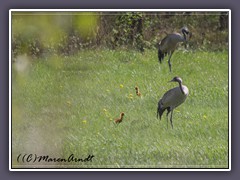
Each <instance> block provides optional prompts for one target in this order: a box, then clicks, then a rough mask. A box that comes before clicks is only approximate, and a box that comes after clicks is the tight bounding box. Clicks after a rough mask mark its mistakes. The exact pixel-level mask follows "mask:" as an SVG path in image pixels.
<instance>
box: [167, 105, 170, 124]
mask: <svg viewBox="0 0 240 180" xmlns="http://www.w3.org/2000/svg"><path fill="white" fill-rule="evenodd" d="M169 113H170V109H169V108H168V109H167V128H168V114H169Z"/></svg>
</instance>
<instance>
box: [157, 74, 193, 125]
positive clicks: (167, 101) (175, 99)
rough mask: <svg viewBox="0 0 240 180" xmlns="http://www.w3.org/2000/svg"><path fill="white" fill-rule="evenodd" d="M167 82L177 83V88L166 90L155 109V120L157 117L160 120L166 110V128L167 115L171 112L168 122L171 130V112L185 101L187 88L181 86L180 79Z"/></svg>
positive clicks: (175, 78)
mask: <svg viewBox="0 0 240 180" xmlns="http://www.w3.org/2000/svg"><path fill="white" fill-rule="evenodd" d="M169 82H178V83H179V86H177V87H175V88H173V89H170V90H168V91H167V92H166V93H165V94H164V95H163V97H162V98H161V99H160V100H159V102H158V108H157V118H158V117H159V118H160V120H161V117H162V114H163V112H164V111H165V110H166V109H167V126H168V114H169V113H170V112H171V117H170V122H171V126H172V128H173V123H172V115H173V110H174V109H175V108H176V107H178V106H179V105H181V104H182V103H183V102H184V101H185V100H186V98H187V96H188V93H189V91H188V88H187V86H184V85H183V84H182V79H181V78H180V77H177V76H176V77H174V78H173V79H172V80H171V81H169Z"/></svg>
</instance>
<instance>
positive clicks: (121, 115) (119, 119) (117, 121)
mask: <svg viewBox="0 0 240 180" xmlns="http://www.w3.org/2000/svg"><path fill="white" fill-rule="evenodd" d="M123 116H124V112H122V113H121V114H120V118H117V119H115V123H117V124H119V123H121V122H122V120H123Z"/></svg>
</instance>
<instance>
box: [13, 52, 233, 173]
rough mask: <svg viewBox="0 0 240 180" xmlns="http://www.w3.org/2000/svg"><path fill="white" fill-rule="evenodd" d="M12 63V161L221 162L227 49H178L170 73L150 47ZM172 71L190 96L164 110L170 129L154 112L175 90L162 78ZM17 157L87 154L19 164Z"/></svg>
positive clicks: (224, 157)
mask: <svg viewBox="0 0 240 180" xmlns="http://www.w3.org/2000/svg"><path fill="white" fill-rule="evenodd" d="M19 62H21V63H19ZM19 62H15V63H13V64H12V165H13V167H15V168H22V167H29V166H30V167H52V168H56V167H57V168H59V167H63V168H68V167H69V168H72V167H74V168H228V151H229V149H228V140H229V139H228V138H229V137H228V130H229V129H228V113H229V109H228V93H229V87H228V73H229V72H228V63H229V61H228V52H227V51H222V52H205V51H189V52H187V51H184V50H178V51H176V52H175V53H174V54H173V56H172V72H171V73H170V72H169V69H168V63H167V58H165V59H164V62H163V63H162V64H159V62H158V58H157V51H156V50H155V51H154V50H146V51H145V53H144V54H141V53H139V52H137V51H134V50H103V49H102V50H85V51H81V52H79V54H78V55H74V56H68V57H60V56H56V57H49V58H47V59H38V60H36V61H31V60H27V58H26V57H24V56H23V57H20V61H19ZM174 76H180V77H181V78H182V79H183V84H184V85H186V86H188V89H189V91H190V94H189V97H188V98H187V100H186V102H185V103H184V104H182V105H181V106H179V107H178V108H177V109H176V110H175V111H174V112H173V125H174V128H173V129H172V128H171V126H170V123H168V128H167V121H166V114H165V113H164V114H163V117H162V120H161V121H160V120H159V119H157V118H156V111H157V103H158V101H159V99H160V98H161V96H162V95H163V94H164V93H165V92H166V91H167V90H168V89H170V88H173V87H175V86H177V83H168V81H170V80H171V79H172V78H173V77H174ZM135 86H138V87H139V89H140V91H141V93H142V96H141V97H138V96H137V95H136V94H135V89H134V88H135ZM121 112H124V113H125V116H124V119H123V122H122V123H120V124H119V125H116V124H115V123H114V119H115V118H117V117H119V115H120V113H121ZM21 153H26V154H31V153H32V154H37V155H39V156H40V155H48V156H50V157H56V158H58V157H59V158H68V157H69V155H71V154H74V156H75V157H77V158H85V157H88V155H94V158H93V159H92V161H91V162H77V163H76V162H70V163H64V162H58V163H54V162H39V163H37V162H35V163H23V162H21V163H19V162H17V157H18V155H19V154H21Z"/></svg>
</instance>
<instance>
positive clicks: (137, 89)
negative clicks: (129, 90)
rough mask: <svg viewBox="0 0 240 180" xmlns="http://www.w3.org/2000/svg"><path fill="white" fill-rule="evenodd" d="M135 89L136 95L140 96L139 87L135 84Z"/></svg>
mask: <svg viewBox="0 0 240 180" xmlns="http://www.w3.org/2000/svg"><path fill="white" fill-rule="evenodd" d="M135 90H136V95H137V96H139V97H140V96H141V95H142V94H141V93H140V91H139V88H138V87H137V86H136V87H135Z"/></svg>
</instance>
